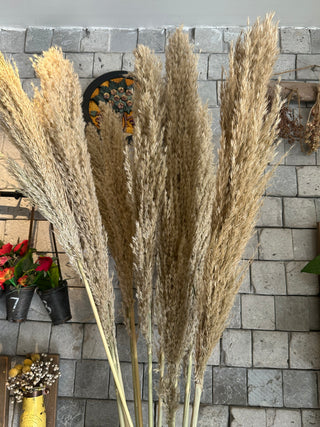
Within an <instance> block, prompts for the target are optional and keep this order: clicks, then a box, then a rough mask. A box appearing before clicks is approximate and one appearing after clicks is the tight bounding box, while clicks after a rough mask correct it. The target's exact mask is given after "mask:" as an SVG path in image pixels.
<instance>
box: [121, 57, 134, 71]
mask: <svg viewBox="0 0 320 427" xmlns="http://www.w3.org/2000/svg"><path fill="white" fill-rule="evenodd" d="M134 63H135V57H134V54H133V53H125V54H124V55H123V58H122V69H123V70H125V71H133V70H134Z"/></svg>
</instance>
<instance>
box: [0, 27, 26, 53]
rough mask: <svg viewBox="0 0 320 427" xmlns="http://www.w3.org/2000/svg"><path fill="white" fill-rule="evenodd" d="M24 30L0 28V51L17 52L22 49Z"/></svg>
mask: <svg viewBox="0 0 320 427" xmlns="http://www.w3.org/2000/svg"><path fill="white" fill-rule="evenodd" d="M25 37H26V30H25V29H24V28H21V29H20V28H1V29H0V51H1V52H10V53H18V52H23V51H24V44H25Z"/></svg>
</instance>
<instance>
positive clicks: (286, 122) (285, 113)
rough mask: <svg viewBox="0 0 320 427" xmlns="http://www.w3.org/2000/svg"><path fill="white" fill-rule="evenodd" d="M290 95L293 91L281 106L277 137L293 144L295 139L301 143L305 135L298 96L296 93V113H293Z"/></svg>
mask: <svg viewBox="0 0 320 427" xmlns="http://www.w3.org/2000/svg"><path fill="white" fill-rule="evenodd" d="M292 96H293V93H291V94H290V96H289V97H288V100H287V102H286V104H284V105H283V106H282V108H281V111H280V122H279V137H280V138H283V139H286V140H287V141H288V142H289V144H293V143H294V142H296V141H299V142H300V143H302V141H303V140H304V137H305V128H304V125H303V123H302V116H301V112H300V98H299V95H298V114H295V111H294V109H293V108H290V102H291V99H292Z"/></svg>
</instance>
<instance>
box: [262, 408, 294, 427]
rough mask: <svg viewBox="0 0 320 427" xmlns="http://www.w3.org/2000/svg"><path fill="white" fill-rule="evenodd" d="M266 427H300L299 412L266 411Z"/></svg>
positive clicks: (288, 410)
mask: <svg viewBox="0 0 320 427" xmlns="http://www.w3.org/2000/svg"><path fill="white" fill-rule="evenodd" d="M266 412H267V427H301V414H300V411H295V410H290V409H267V410H266Z"/></svg>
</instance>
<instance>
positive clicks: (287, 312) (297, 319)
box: [275, 296, 310, 331]
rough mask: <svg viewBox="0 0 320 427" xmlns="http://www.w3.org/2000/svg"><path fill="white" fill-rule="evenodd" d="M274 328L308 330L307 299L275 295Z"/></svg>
mask: <svg viewBox="0 0 320 427" xmlns="http://www.w3.org/2000/svg"><path fill="white" fill-rule="evenodd" d="M275 299H276V329H279V330H285V331H308V330H309V324H310V322H309V316H308V311H307V307H308V304H307V299H306V298H305V297H299V296H297V297H296V296H276V298H275Z"/></svg>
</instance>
